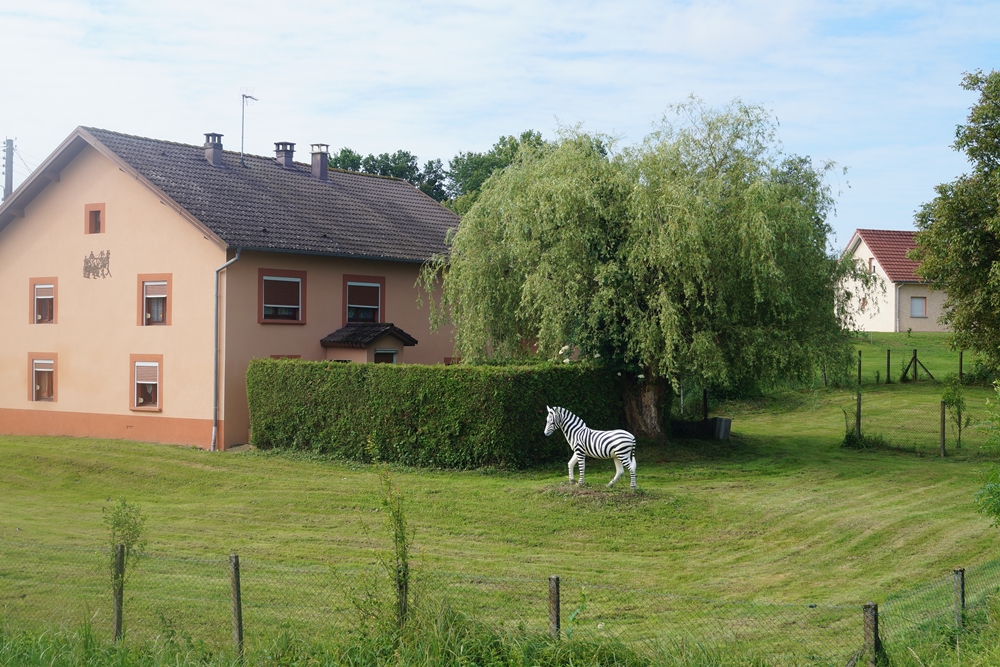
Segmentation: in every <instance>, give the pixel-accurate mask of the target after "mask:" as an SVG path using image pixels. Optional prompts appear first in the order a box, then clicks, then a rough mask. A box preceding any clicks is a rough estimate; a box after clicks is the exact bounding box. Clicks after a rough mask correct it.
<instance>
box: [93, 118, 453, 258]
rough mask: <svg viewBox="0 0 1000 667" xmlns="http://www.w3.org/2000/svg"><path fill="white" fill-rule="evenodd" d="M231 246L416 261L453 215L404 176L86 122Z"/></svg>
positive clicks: (440, 238)
mask: <svg viewBox="0 0 1000 667" xmlns="http://www.w3.org/2000/svg"><path fill="white" fill-rule="evenodd" d="M82 129H83V130H84V131H85V132H87V133H89V134H90V135H91V136H93V137H94V138H95V139H97V140H98V141H99V142H100V143H101V144H103V145H104V146H106V147H107V148H108V149H109V150H111V151H113V152H114V153H115V154H116V155H118V156H119V157H120V158H121V159H122V160H124V161H125V162H127V163H128V164H129V165H130V166H132V167H133V168H134V169H135V170H136V171H137V172H139V174H141V175H142V176H143V177H145V178H146V179H148V180H149V181H150V182H151V183H152V184H153V185H155V186H156V187H157V188H159V189H160V190H162V191H163V192H164V193H165V194H166V195H167V196H168V197H170V198H171V199H173V200H174V201H175V202H176V203H177V204H179V205H180V206H182V207H183V208H184V209H185V210H187V212H188V213H190V214H191V215H192V216H194V217H195V218H197V219H198V220H199V221H201V222H202V224H204V225H205V226H206V227H208V228H209V229H210V230H211V231H213V232H214V233H215V234H217V235H218V236H219V237H220V238H221V239H222V240H223V241H225V242H226V243H227V244H228V245H229V246H230V247H234V248H235V247H243V248H247V249H257V250H272V251H278V252H280V251H287V252H304V253H319V254H329V255H339V256H349V257H367V258H383V259H391V260H398V261H411V262H420V261H424V260H426V259H428V258H429V257H430V256H431V255H433V254H435V253H443V252H445V250H446V247H445V243H444V239H445V234H446V233H447V231H448V228H449V227H457V226H458V217H457V216H455V215H454V214H453V213H452V212H451V211H449V210H448V209H446V208H445V207H444V206H442V205H440V204H439V203H437V202H436V201H434V200H433V199H431V198H430V197H427V196H426V195H424V194H423V193H422V192H420V191H419V190H417V189H416V188H414V187H413V186H412V185H410V184H409V183H406V182H405V181H400V180H396V179H391V178H381V177H378V176H369V175H364V174H355V173H350V172H342V171H337V170H333V169H331V170H330V172H329V180H328V181H320V180H319V179H316V178H313V176H312V173H311V168H310V166H309V165H306V164H300V163H296V164H295V165H294V166H292V167H290V168H284V167H282V166H280V165H278V163H277V162H276V161H275V160H274V159H273V158H270V157H261V156H257V155H247V156H246V158H245V162H246V167H242V166H240V155H239V153H234V152H232V151H224V152H223V154H222V165H221V166H219V167H213V166H212V165H211V164H209V162H208V160H206V159H205V149H204V148H203V147H202V146H193V145H188V144H179V143H174V142H170V141H160V140H157V139H147V138H144V137H135V136H131V135H127V134H120V133H118V132H110V131H108V130H100V129H96V128H82Z"/></svg>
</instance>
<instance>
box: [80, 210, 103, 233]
mask: <svg viewBox="0 0 1000 667" xmlns="http://www.w3.org/2000/svg"><path fill="white" fill-rule="evenodd" d="M83 231H84V233H85V234H103V233H104V232H105V231H106V223H105V220H104V204H87V205H86V206H84V207H83Z"/></svg>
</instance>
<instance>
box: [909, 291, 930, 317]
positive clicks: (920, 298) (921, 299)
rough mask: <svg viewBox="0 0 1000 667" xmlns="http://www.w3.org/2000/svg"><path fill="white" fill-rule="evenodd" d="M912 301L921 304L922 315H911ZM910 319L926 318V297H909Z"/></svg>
mask: <svg viewBox="0 0 1000 667" xmlns="http://www.w3.org/2000/svg"><path fill="white" fill-rule="evenodd" d="M914 300H919V301H920V302H921V303H922V304H923V311H924V314H923V315H914V314H913V302H914ZM910 317H915V318H920V319H924V318H926V317H927V297H926V296H911V297H910Z"/></svg>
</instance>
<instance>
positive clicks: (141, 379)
mask: <svg viewBox="0 0 1000 667" xmlns="http://www.w3.org/2000/svg"><path fill="white" fill-rule="evenodd" d="M159 389H160V364H159V363H158V362H155V361H137V362H135V407H137V408H155V407H158V406H159V398H160V391H159Z"/></svg>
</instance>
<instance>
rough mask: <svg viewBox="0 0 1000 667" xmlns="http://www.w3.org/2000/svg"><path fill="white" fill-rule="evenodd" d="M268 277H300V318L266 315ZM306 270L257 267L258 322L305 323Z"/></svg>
mask: <svg viewBox="0 0 1000 667" xmlns="http://www.w3.org/2000/svg"><path fill="white" fill-rule="evenodd" d="M266 278H277V279H282V278H284V279H298V281H299V319H297V320H284V319H274V318H265V317H264V280H265V279H266ZM306 288H307V280H306V272H305V271H293V270H289V269H257V324H299V325H301V324H305V323H306V303H307V299H306V295H307V292H306Z"/></svg>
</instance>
